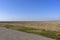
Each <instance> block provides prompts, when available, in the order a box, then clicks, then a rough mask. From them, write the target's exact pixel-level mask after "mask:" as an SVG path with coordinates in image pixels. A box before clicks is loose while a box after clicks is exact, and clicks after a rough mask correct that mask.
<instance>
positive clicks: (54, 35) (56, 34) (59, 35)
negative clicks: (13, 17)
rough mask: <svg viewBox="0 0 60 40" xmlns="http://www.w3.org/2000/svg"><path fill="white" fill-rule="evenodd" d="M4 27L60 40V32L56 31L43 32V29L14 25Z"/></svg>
mask: <svg viewBox="0 0 60 40" xmlns="http://www.w3.org/2000/svg"><path fill="white" fill-rule="evenodd" d="M4 27H6V28H11V29H15V30H18V31H24V32H28V33H34V34H38V35H42V36H46V37H49V38H54V39H57V40H60V32H56V31H47V30H43V29H41V30H40V29H34V28H27V27H16V26H13V25H5V26H4Z"/></svg>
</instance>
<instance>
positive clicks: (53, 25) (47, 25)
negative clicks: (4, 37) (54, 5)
mask: <svg viewBox="0 0 60 40" xmlns="http://www.w3.org/2000/svg"><path fill="white" fill-rule="evenodd" d="M6 25H13V26H16V27H28V28H35V29H45V30H49V31H60V22H0V26H6Z"/></svg>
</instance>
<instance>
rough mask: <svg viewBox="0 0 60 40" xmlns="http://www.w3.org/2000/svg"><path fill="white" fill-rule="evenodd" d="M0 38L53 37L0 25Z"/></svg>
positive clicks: (38, 39) (41, 39)
mask: <svg viewBox="0 0 60 40" xmlns="http://www.w3.org/2000/svg"><path fill="white" fill-rule="evenodd" d="M0 40H55V39H51V38H46V37H43V36H39V35H35V34H29V33H25V32H21V31H16V30H11V29H7V28H3V27H0Z"/></svg>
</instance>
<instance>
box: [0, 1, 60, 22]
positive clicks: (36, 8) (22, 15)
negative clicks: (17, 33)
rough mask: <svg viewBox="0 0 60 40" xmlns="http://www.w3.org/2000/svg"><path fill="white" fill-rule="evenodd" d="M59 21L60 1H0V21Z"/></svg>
mask: <svg viewBox="0 0 60 40" xmlns="http://www.w3.org/2000/svg"><path fill="white" fill-rule="evenodd" d="M46 20H60V0H0V21H46Z"/></svg>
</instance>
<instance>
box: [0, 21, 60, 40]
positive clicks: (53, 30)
mask: <svg viewBox="0 0 60 40" xmlns="http://www.w3.org/2000/svg"><path fill="white" fill-rule="evenodd" d="M0 26H1V27H6V28H10V29H14V30H18V31H24V32H28V33H34V34H38V35H43V36H46V37H50V38H55V39H58V40H60V22H0Z"/></svg>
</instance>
